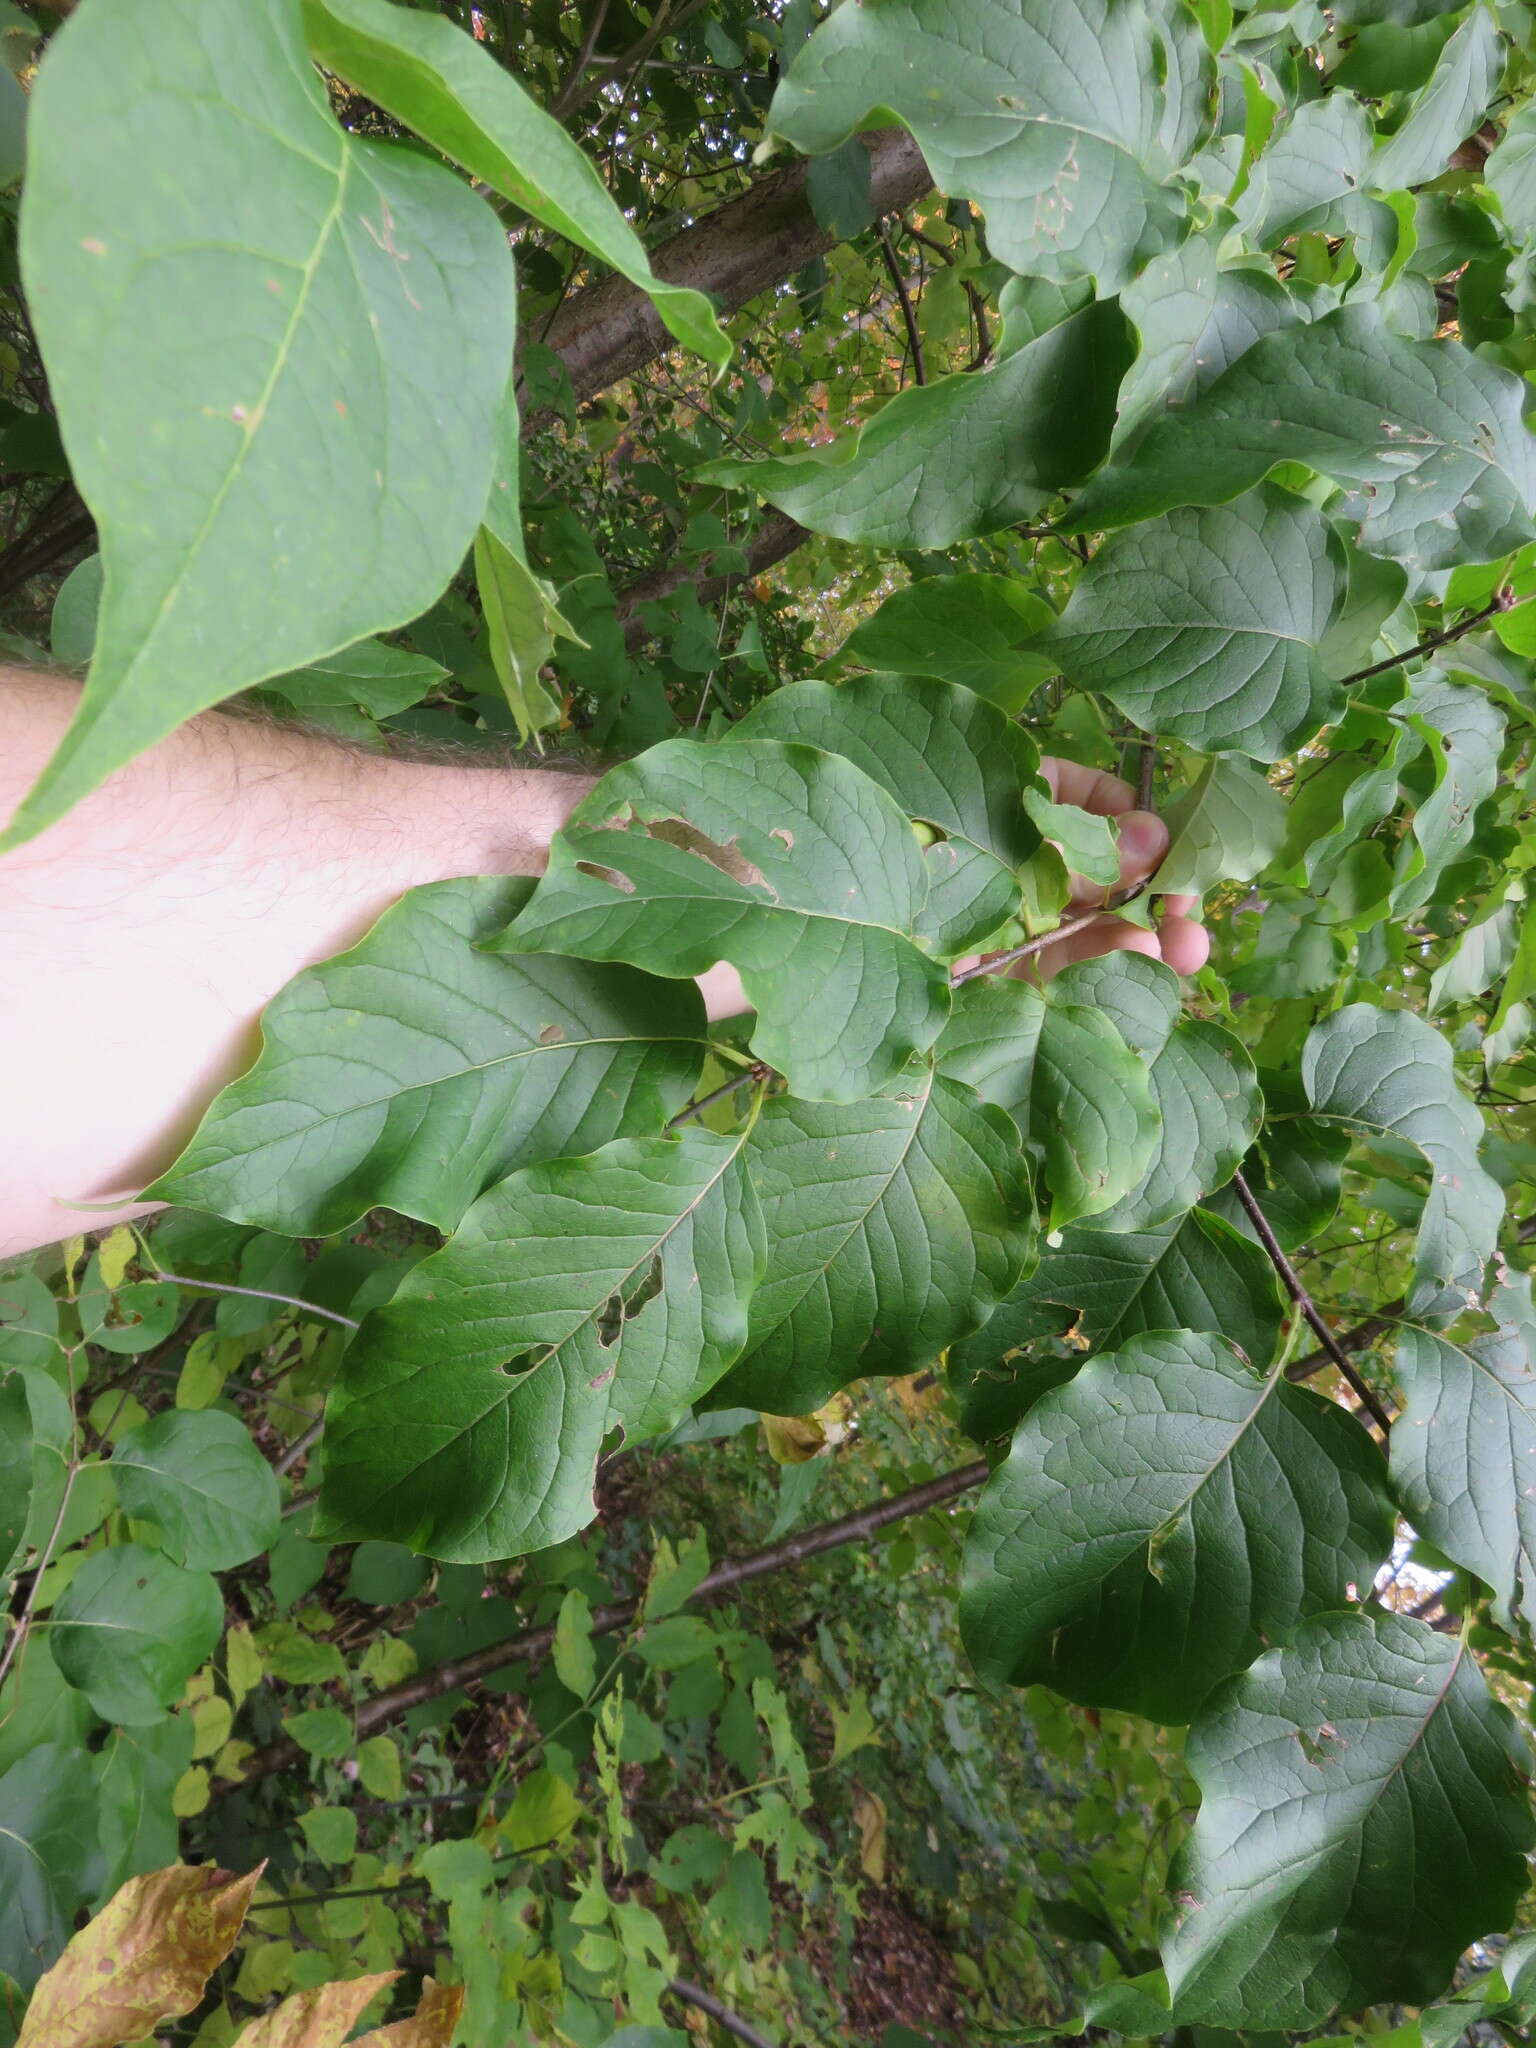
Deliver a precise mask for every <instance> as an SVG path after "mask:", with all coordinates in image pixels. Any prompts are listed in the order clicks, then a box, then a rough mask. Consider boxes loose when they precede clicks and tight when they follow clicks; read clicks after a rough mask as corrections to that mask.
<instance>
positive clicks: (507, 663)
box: [475, 526, 587, 743]
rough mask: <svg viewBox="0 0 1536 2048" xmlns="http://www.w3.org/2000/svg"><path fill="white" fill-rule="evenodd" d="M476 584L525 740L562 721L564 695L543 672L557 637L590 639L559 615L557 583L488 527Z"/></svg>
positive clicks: (479, 537)
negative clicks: (539, 572) (536, 570)
mask: <svg viewBox="0 0 1536 2048" xmlns="http://www.w3.org/2000/svg"><path fill="white" fill-rule="evenodd" d="M475 583H476V586H477V588H478V589H479V592H480V603H481V607H482V609H483V610H484V612H485V631H486V637H487V639H488V640H489V642H490V649H491V660H492V661H493V662H494V663H495V665H496V674H497V676H498V678H499V679H500V682H501V687H502V689H503V691H504V692H505V693H506V699H507V704H508V707H509V708H510V710H511V713H512V717H513V720H514V722H515V723H516V726H517V736H518V739H519V740H520V741H522V742H524V743H526V742H527V741H528V740H530V739H532V737H533V735H534V734H535V733H539V732H548V731H549V730H550V728H551V727H552V726H556V725H558V724H559V723H560V719H561V715H562V712H563V709H564V704H563V700H562V698H561V697H560V696H559V695H558V694H557V693H556V692H555V691H554V690H553V689H551V688H550V686H549V684H548V683H546V682H545V680H544V678H543V676H542V675H541V674H540V673H539V672H540V670H541V669H542V668H543V666H544V664H545V662H547V661H548V660H549V657H550V655H551V654H552V653H553V652H554V647H555V636H556V635H557V634H558V635H560V636H561V637H562V638H563V639H566V640H574V641H575V642H576V644H577V645H578V646H579V647H585V646H586V644H587V643H586V641H585V640H583V639H582V637H581V635H580V634H579V633H578V632H577V631H576V629H575V627H574V626H572V625H571V624H570V623H569V622H568V621H567V620H566V619H565V618H564V617H563V616H562V614H561V612H560V608H559V606H558V605H557V604H556V602H555V591H554V587H553V585H551V584H549V583H546V582H545V580H544V578H543V577H542V576H535V575H534V573H533V571H532V570H531V569H530V568H529V567H528V564H527V563H526V562H525V561H523V560H522V559H521V558H520V557H519V556H518V555H517V554H516V553H514V551H513V550H512V549H511V548H509V547H507V546H506V544H505V543H504V542H503V541H501V540H498V539H497V537H496V535H495V534H494V533H493V532H492V531H491V529H490V527H488V526H482V527H481V529H480V531H479V532H478V533H477V534H476V535H475Z"/></svg>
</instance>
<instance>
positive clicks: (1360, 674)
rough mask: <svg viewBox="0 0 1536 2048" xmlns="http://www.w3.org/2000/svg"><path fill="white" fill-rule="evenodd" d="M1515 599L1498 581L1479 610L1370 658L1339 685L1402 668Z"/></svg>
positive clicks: (1471, 629) (1343, 678)
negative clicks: (1379, 658)
mask: <svg viewBox="0 0 1536 2048" xmlns="http://www.w3.org/2000/svg"><path fill="white" fill-rule="evenodd" d="M1514 601H1515V593H1514V592H1513V591H1512V590H1511V589H1510V587H1509V585H1508V584H1507V583H1505V584H1501V585H1500V587H1499V588H1498V589H1497V590H1496V591H1495V592H1494V593H1493V596H1492V598H1491V599H1490V600H1489V602H1488V603H1487V604H1485V605H1484V606H1483V608H1482V610H1481V611H1480V612H1472V613H1470V614H1469V615H1468V616H1467V617H1466V618H1464V619H1463V620H1462V621H1461V622H1460V624H1459V625H1455V626H1447V627H1446V628H1445V630H1444V631H1443V632H1440V633H1431V634H1430V635H1429V636H1428V638H1427V639H1424V640H1421V641H1420V642H1419V644H1418V645H1417V647H1410V648H1408V649H1407V651H1406V652H1405V653H1403V654H1389V655H1388V656H1387V658H1386V660H1385V661H1373V662H1372V663H1371V665H1370V667H1369V668H1359V669H1356V670H1355V673H1354V674H1353V675H1352V676H1344V677H1342V678H1341V680H1340V685H1339V687H1340V688H1341V689H1346V690H1347V689H1348V688H1349V687H1350V686H1351V684H1354V683H1364V682H1368V681H1369V680H1370V678H1371V677H1372V676H1384V675H1385V674H1386V672H1387V670H1388V669H1389V668H1402V667H1403V666H1404V664H1405V663H1407V662H1410V661H1417V660H1418V658H1419V656H1420V655H1421V654H1433V653H1434V651H1435V649H1436V648H1437V647H1448V646H1449V645H1450V643H1451V642H1452V641H1453V640H1459V639H1460V638H1461V636H1462V635H1463V633H1471V632H1474V631H1475V630H1476V628H1477V627H1479V626H1481V625H1482V624H1483V623H1484V622H1485V621H1486V620H1488V619H1491V618H1493V617H1494V615H1495V614H1496V613H1498V612H1507V611H1508V610H1509V608H1510V606H1511V605H1512V604H1513V603H1514Z"/></svg>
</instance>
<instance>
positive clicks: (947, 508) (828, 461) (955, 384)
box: [700, 9, 1131, 548]
mask: <svg viewBox="0 0 1536 2048" xmlns="http://www.w3.org/2000/svg"><path fill="white" fill-rule="evenodd" d="M891 11H900V10H899V9H897V10H891ZM1130 356H1131V349H1130V343H1129V338H1128V334H1127V330H1126V325H1125V320H1124V318H1123V316H1122V315H1121V313H1120V311H1119V309H1118V307H1116V305H1115V304H1114V302H1113V301H1112V300H1110V301H1101V302H1098V303H1096V304H1094V305H1091V306H1086V307H1085V308H1084V309H1083V310H1082V312H1080V313H1075V314H1073V315H1072V317H1071V318H1070V319H1068V320H1063V321H1062V322H1061V323H1060V324H1059V325H1058V326H1056V327H1052V328H1049V329H1047V331H1046V332H1045V333H1044V334H1041V335H1039V336H1038V337H1037V338H1036V339H1034V340H1032V341H1029V342H1026V343H1025V345H1024V346H1023V347H1022V348H1021V349H1019V350H1018V351H1017V352H1016V353H1015V354H1012V355H1008V356H1005V357H1004V358H1003V359H1002V361H1001V362H996V363H992V364H990V365H989V366H988V367H987V368H986V369H984V370H976V371H974V372H972V373H971V374H969V375H957V376H952V377H936V378H934V380H933V382H932V383H931V384H914V385H911V386H910V387H909V388H908V389H907V390H905V391H903V392H900V393H898V395H897V396H896V397H895V398H893V399H892V400H891V401H890V402H889V404H887V405H884V406H882V407H881V408H880V410H879V412H877V413H876V414H875V416H874V418H873V419H871V420H870V421H869V422H868V423H867V424H866V425H864V426H861V427H859V428H857V429H855V430H854V431H853V432H852V433H850V434H846V435H844V436H843V437H842V438H841V439H840V440H837V441H832V442H830V443H828V445H827V446H826V447H824V448H811V449H803V450H801V449H797V450H796V451H795V452H794V453H793V454H788V455H774V456H769V457H767V458H765V459H764V460H762V461H758V462H748V461H743V460H741V459H739V458H737V457H729V458H726V459H724V460H721V461H718V462H712V463H710V464H708V465H707V466H706V467H705V468H704V469H703V470H702V471H701V472H700V475H701V476H702V477H703V478H704V479H705V480H706V481H709V482H713V483H721V484H736V485H740V486H741V487H742V488H744V489H746V490H753V491H757V492H758V493H759V494H760V495H761V496H762V497H764V498H766V499H767V500H768V502H769V503H770V504H771V505H777V506H778V508H779V510H780V511H781V512H787V513H788V514H789V515H790V517H791V518H792V519H798V520H799V521H800V523H801V525H802V526H808V527H810V529H811V531H812V532H813V533H829V534H833V535H835V536H836V538H837V539H839V540H852V541H862V542H863V543H864V544H865V545H866V546H869V547H892V548H947V547H952V546H953V545H954V543H955V542H956V541H962V540H972V539H974V538H976V537H977V536H978V535H981V534H987V533H995V532H996V531H997V530H998V529H999V528H1000V527H1004V526H1015V525H1017V524H1018V522H1019V521H1020V520H1022V519H1029V518H1032V517H1033V516H1034V515H1035V514H1036V513H1037V512H1039V511H1040V510H1041V508H1042V507H1043V506H1045V505H1046V504H1047V503H1048V502H1049V501H1050V499H1051V498H1053V497H1054V496H1055V495H1056V493H1057V492H1058V491H1059V490H1061V489H1062V488H1063V486H1064V485H1066V484H1070V483H1076V482H1078V481H1079V480H1080V479H1081V478H1082V477H1085V476H1086V475H1087V474H1088V472H1089V471H1090V470H1091V469H1093V468H1094V467H1095V465H1096V464H1097V463H1098V462H1100V461H1101V460H1102V459H1103V456H1104V453H1105V450H1106V449H1107V448H1108V446H1109V437H1110V431H1111V429H1112V427H1113V426H1114V420H1115V387H1116V385H1117V384H1118V383H1119V381H1120V377H1121V373H1122V372H1123V371H1124V370H1125V368H1126V366H1127V364H1128V363H1129V361H1130Z"/></svg>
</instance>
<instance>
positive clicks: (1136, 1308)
mask: <svg viewBox="0 0 1536 2048" xmlns="http://www.w3.org/2000/svg"><path fill="white" fill-rule="evenodd" d="M1026 1303H1028V1304H1036V1305H1040V1306H1042V1307H1043V1306H1046V1305H1049V1304H1058V1305H1059V1306H1060V1307H1062V1308H1063V1309H1065V1310H1066V1311H1067V1312H1068V1315H1069V1317H1070V1318H1071V1320H1072V1323H1073V1329H1074V1334H1075V1335H1076V1336H1077V1337H1079V1338H1080V1339H1082V1340H1083V1341H1084V1342H1085V1343H1086V1344H1087V1345H1088V1346H1089V1348H1090V1349H1091V1350H1094V1351H1101V1350H1113V1349H1115V1348H1116V1347H1117V1346H1119V1345H1122V1344H1124V1343H1125V1342H1126V1341H1127V1340H1128V1339H1129V1338H1131V1337H1138V1336H1140V1335H1141V1334H1142V1333H1143V1332H1144V1331H1146V1330H1180V1329H1182V1330H1219V1331H1220V1332H1221V1334H1222V1336H1224V1337H1225V1338H1226V1339H1227V1340H1228V1342H1229V1343H1231V1344H1233V1345H1235V1346H1236V1347H1237V1349H1238V1350H1239V1351H1241V1352H1242V1354H1243V1356H1244V1357H1245V1358H1247V1359H1249V1360H1251V1362H1252V1363H1253V1364H1254V1365H1256V1366H1259V1367H1264V1366H1267V1365H1268V1364H1269V1363H1270V1361H1271V1359H1272V1358H1273V1357H1274V1355H1275V1345H1276V1343H1277V1342H1278V1340H1279V1335H1280V1324H1281V1320H1282V1308H1281V1301H1280V1294H1279V1289H1278V1285H1277V1283H1276V1280H1275V1275H1274V1270H1273V1268H1272V1267H1271V1265H1270V1263H1269V1260H1268V1259H1267V1258H1266V1257H1265V1255H1264V1253H1263V1252H1262V1251H1261V1250H1260V1248H1259V1246H1258V1245H1256V1244H1255V1243H1253V1241H1252V1240H1251V1239H1250V1238H1248V1237H1245V1236H1244V1235H1243V1233H1242V1232H1241V1231H1239V1230H1234V1229H1233V1228H1232V1226H1231V1225H1230V1224H1229V1223H1224V1222H1223V1221H1222V1220H1221V1219H1220V1217H1217V1216H1213V1215H1211V1214H1210V1213H1209V1212H1208V1211H1206V1210H1204V1209H1192V1210H1191V1211H1190V1213H1189V1214H1188V1215H1187V1216H1185V1217H1183V1218H1181V1219H1180V1220H1179V1221H1178V1222H1176V1223H1167V1224H1164V1225H1163V1227H1162V1228H1161V1229H1160V1230H1148V1231H1135V1232H1129V1231H1128V1232H1124V1233H1119V1234H1117V1233H1115V1232H1112V1231H1107V1230H1095V1229H1093V1228H1091V1227H1089V1226H1083V1227H1080V1228H1079V1229H1076V1230H1069V1231H1066V1232H1065V1233H1064V1234H1063V1236H1062V1241H1061V1243H1060V1245H1059V1246H1057V1247H1055V1248H1053V1249H1052V1250H1049V1251H1047V1252H1046V1254H1045V1256H1044V1258H1042V1259H1041V1261H1040V1264H1039V1267H1038V1269H1037V1270H1036V1271H1035V1272H1034V1273H1033V1274H1032V1275H1031V1277H1030V1278H1029V1279H1028V1280H1027V1281H1026V1282H1025V1283H1024V1286H1023V1287H1022V1288H1021V1289H1020V1290H1019V1292H1018V1293H1017V1294H1016V1295H1015V1296H1014V1297H1013V1301H1012V1303H1009V1304H1005V1306H1004V1308H1003V1309H1002V1310H1001V1311H1000V1312H999V1313H1000V1315H1003V1316H1007V1315H1009V1314H1010V1312H1011V1311H1022V1309H1023V1308H1024V1306H1025V1304H1026ZM978 1341H982V1340H978Z"/></svg>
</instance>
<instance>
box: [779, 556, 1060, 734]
mask: <svg viewBox="0 0 1536 2048" xmlns="http://www.w3.org/2000/svg"><path fill="white" fill-rule="evenodd" d="M1050 620H1051V609H1050V606H1049V605H1048V604H1047V603H1046V602H1045V599H1044V598H1043V597H1040V596H1038V595H1037V594H1036V593H1035V592H1034V591H1033V590H1031V589H1030V588H1029V586H1028V585H1027V584H1025V583H1021V582H1019V581H1018V580H1017V578H1015V577H1012V576H995V575H990V574H987V573H984V572H982V571H980V570H963V571H962V572H961V573H960V574H959V575H956V576H925V577H923V579H922V581H921V582H919V583H909V584H908V585H907V586H906V588H905V589H904V590H897V591H894V592H893V593H892V594H891V596H889V597H888V598H887V599H886V600H885V602H884V603H883V604H882V605H881V606H880V608H879V610H878V611H877V612H875V613H874V614H873V615H872V616H871V617H869V618H867V619H866V620H865V621H864V622H863V624H862V625H859V626H855V628H854V630H853V631H852V633H850V634H849V636H848V638H847V639H846V640H845V641H844V642H843V645H842V649H841V658H842V659H844V660H847V661H857V662H862V663H864V664H865V665H866V666H867V667H869V668H873V669H887V670H890V671H891V672H892V673H894V674H897V675H909V676H937V677H939V678H940V680H941V681H943V682H946V683H958V684H960V685H962V686H963V687H964V688H965V689H968V690H974V691H975V692H976V693H977V695H978V696H981V697H988V698H990V699H991V701H992V702H993V703H994V704H1000V705H1001V706H1002V708H1003V709H1004V710H1005V711H1018V710H1020V709H1021V708H1022V706H1023V705H1024V703H1025V701H1026V700H1027V698H1028V697H1029V694H1030V692H1031V691H1032V690H1033V689H1034V688H1035V687H1036V685H1037V684H1038V683H1040V682H1043V681H1044V679H1045V678H1046V677H1047V676H1048V675H1049V674H1050V672H1051V670H1050V663H1049V662H1048V661H1046V660H1044V659H1042V657H1040V656H1039V655H1036V654H1031V653H1029V652H1028V651H1027V650H1026V647H1025V643H1026V642H1027V641H1029V640H1031V639H1033V638H1034V636H1035V634H1037V633H1038V632H1039V631H1040V630H1041V628H1042V627H1044V626H1046V625H1049V623H1050ZM767 701H768V702H770V703H771V702H772V701H773V700H772V699H771V698H770V699H768V700H767Z"/></svg>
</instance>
